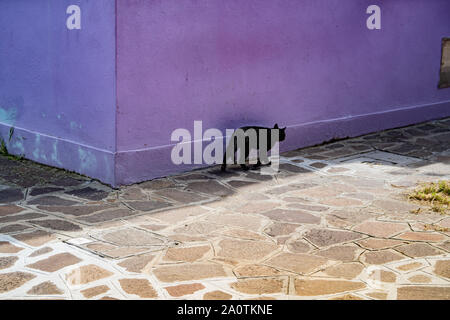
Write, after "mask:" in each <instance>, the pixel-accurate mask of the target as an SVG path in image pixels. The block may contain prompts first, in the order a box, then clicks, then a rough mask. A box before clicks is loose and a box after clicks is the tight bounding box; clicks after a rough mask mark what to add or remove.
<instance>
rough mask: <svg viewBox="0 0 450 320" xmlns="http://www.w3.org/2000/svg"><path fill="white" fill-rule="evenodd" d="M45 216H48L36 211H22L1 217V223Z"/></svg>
mask: <svg viewBox="0 0 450 320" xmlns="http://www.w3.org/2000/svg"><path fill="white" fill-rule="evenodd" d="M43 217H46V215H43V214H39V213H36V212H30V213H22V214H15V215H10V216H6V217H3V218H0V223H8V222H16V221H23V220H32V219H39V218H43Z"/></svg>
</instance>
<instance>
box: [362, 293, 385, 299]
mask: <svg viewBox="0 0 450 320" xmlns="http://www.w3.org/2000/svg"><path fill="white" fill-rule="evenodd" d="M366 295H367V296H369V297H371V298H374V299H377V300H386V299H387V296H388V294H387V293H385V292H369V293H366Z"/></svg>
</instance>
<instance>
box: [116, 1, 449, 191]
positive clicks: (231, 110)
mask: <svg viewBox="0 0 450 320" xmlns="http://www.w3.org/2000/svg"><path fill="white" fill-rule="evenodd" d="M371 4H377V5H379V6H380V7H381V9H382V29H381V30H373V31H371V30H368V29H367V27H366V20H367V18H368V17H369V15H367V14H366V9H367V7H368V6H369V5H371ZM449 12H450V1H448V0H431V1H430V0H414V1H411V0H384V1H383V0H377V1H372V0H370V1H367V0H353V1H342V0H295V1H294V0H270V1H260V0H227V1H221V0H217V1H206V0H205V1H200V0H176V1H175V0H172V1H157V0H155V1H147V0H136V1H126V0H118V7H117V24H118V25H117V27H118V28H117V29H118V34H117V86H118V87H117V97H118V113H117V151H118V155H117V163H116V170H117V175H116V178H117V182H118V183H130V182H133V181H138V180H143V179H148V178H153V177H155V176H162V175H165V174H168V173H173V171H174V170H177V171H178V170H182V169H183V168H179V167H178V168H174V167H172V166H171V163H170V150H171V148H172V144H173V143H172V142H171V141H170V136H171V132H172V131H173V130H174V129H176V128H186V129H189V130H190V131H191V132H192V130H193V121H194V120H203V126H204V128H219V129H225V128H236V127H238V126H240V125H243V124H258V125H273V124H274V123H275V122H278V123H280V124H282V125H287V126H288V131H287V137H288V139H287V141H286V142H285V143H283V144H282V146H281V147H282V149H284V150H287V149H293V148H296V147H301V146H307V145H311V144H315V143H319V142H322V141H325V140H328V139H331V138H335V137H345V136H354V135H359V134H363V133H368V132H371V131H375V130H379V129H385V128H390V127H394V126H399V125H406V124H411V123H414V122H420V121H425V120H427V119H431V118H439V117H443V116H448V115H450V90H449V89H444V90H438V89H437V84H438V81H439V66H440V55H441V47H440V46H441V38H442V37H445V36H450V19H449Z"/></svg>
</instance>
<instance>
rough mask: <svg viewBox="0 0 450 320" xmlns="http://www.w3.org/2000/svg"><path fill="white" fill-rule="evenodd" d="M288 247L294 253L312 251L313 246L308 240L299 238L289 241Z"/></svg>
mask: <svg viewBox="0 0 450 320" xmlns="http://www.w3.org/2000/svg"><path fill="white" fill-rule="evenodd" d="M288 249H289V251H291V252H293V253H307V252H309V251H311V249H312V248H311V246H310V245H309V244H308V243H307V242H306V241H302V240H297V241H293V242H289V243H288Z"/></svg>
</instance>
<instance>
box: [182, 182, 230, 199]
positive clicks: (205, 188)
mask: <svg viewBox="0 0 450 320" xmlns="http://www.w3.org/2000/svg"><path fill="white" fill-rule="evenodd" d="M188 189H189V190H191V191H194V192H201V193H205V194H210V195H214V196H219V197H225V196H229V195H231V194H233V191H232V190H231V189H228V188H227V187H225V186H223V185H221V184H220V183H218V182H217V181H214V180H208V181H204V182H192V183H189V184H188Z"/></svg>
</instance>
